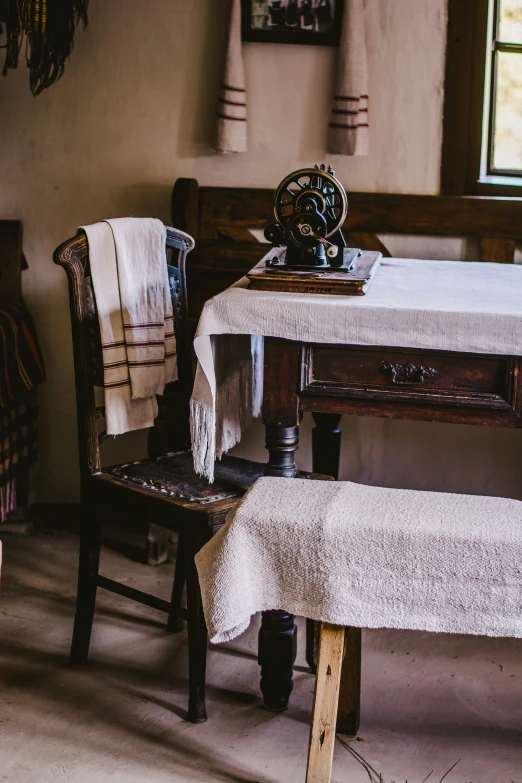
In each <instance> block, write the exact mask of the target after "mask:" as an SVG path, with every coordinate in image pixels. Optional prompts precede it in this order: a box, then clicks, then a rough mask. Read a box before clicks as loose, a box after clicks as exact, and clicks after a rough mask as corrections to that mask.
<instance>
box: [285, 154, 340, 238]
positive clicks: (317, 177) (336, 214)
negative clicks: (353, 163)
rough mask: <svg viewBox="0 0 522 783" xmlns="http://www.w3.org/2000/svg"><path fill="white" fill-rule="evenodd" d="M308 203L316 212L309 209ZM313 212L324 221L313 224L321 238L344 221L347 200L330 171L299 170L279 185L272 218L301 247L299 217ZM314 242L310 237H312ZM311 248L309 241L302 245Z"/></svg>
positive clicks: (331, 232)
mask: <svg viewBox="0 0 522 783" xmlns="http://www.w3.org/2000/svg"><path fill="white" fill-rule="evenodd" d="M311 204H313V205H314V207H315V209H312V208H311ZM312 211H315V212H316V213H317V214H318V215H320V216H321V217H322V218H323V220H324V226H325V227H324V230H323V227H322V223H321V222H320V224H318V222H317V221H315V227H316V228H317V229H319V230H317V231H314V233H317V234H319V236H321V237H322V238H323V239H325V238H326V237H329V236H331V235H332V234H334V233H335V232H336V231H338V230H339V229H340V228H341V227H342V225H343V223H344V220H345V218H346V213H347V211H348V199H347V197H346V192H345V190H344V188H343V186H342V185H341V183H340V182H339V180H337V179H336V178H335V175H334V173H333V171H332V170H331V169H329V170H323V169H320V168H315V169H300V170H299V171H294V172H293V173H292V174H289V175H288V176H287V177H285V179H284V180H283V181H282V182H281V184H280V185H279V187H278V189H277V191H276V194H275V199H274V216H275V219H276V221H277V222H278V224H279V225H280V226H282V227H283V228H284V229H286V230H287V231H288V232H289V233H290V234H291V237H292V239H293V240H294V241H295V243H296V244H297V245H298V246H300V245H301V244H302V238H303V235H302V234H301V233H300V230H299V228H297V230H296V226H298V225H299V219H298V216H299V215H302V214H303V213H304V214H306V213H307V212H310V213H312ZM312 239H313V238H312ZM305 247H306V248H308V247H310V242H305Z"/></svg>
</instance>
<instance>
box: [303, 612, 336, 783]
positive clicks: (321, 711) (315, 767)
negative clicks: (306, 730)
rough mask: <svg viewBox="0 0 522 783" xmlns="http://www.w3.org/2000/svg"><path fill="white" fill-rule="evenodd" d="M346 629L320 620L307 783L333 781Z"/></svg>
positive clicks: (328, 782) (327, 782)
mask: <svg viewBox="0 0 522 783" xmlns="http://www.w3.org/2000/svg"><path fill="white" fill-rule="evenodd" d="M344 639H345V628H344V627H343V626H342V625H330V623H321V635H320V640H319V660H318V662H317V675H316V680H315V692H314V707H313V712H312V725H311V727H310V744H309V746H308V764H307V768H306V783H330V779H331V773H332V761H333V752H334V744H335V726H336V721H337V705H338V700H339V687H340V683H341V669H342V663H343V653H344Z"/></svg>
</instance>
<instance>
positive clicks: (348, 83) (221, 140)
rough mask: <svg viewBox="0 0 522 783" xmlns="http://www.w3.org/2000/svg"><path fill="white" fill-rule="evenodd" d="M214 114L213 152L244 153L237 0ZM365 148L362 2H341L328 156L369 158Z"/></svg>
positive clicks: (365, 71)
mask: <svg viewBox="0 0 522 783" xmlns="http://www.w3.org/2000/svg"><path fill="white" fill-rule="evenodd" d="M216 114H217V143H216V149H217V150H218V151H219V152H246V150H247V121H246V118H247V109H246V90H245V68H244V63H243V48H242V45H241V0H232V12H231V16H230V28H229V37H228V45H227V54H226V61H225V71H224V76H223V81H222V83H221V88H220V93H219V99H218V108H217V112H216ZM368 149H369V132H368V63H367V53H366V38H365V25H364V2H363V0H344V14H343V23H342V30H341V40H340V44H339V49H338V51H337V65H336V76H335V93H334V100H333V107H332V113H331V118H330V125H329V128H328V143H327V151H328V152H331V153H334V154H336V155H367V154H368Z"/></svg>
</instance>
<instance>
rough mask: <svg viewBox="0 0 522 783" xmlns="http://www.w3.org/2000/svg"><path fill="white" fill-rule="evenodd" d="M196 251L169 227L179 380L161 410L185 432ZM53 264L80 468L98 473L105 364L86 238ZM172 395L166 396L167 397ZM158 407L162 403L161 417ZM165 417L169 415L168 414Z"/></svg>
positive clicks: (69, 245) (68, 245)
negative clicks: (63, 291)
mask: <svg viewBox="0 0 522 783" xmlns="http://www.w3.org/2000/svg"><path fill="white" fill-rule="evenodd" d="M193 248H194V240H193V239H192V237H191V236H189V235H188V234H186V233H184V232H183V231H178V230H176V229H173V228H167V242H166V256H165V263H168V264H169V281H170V288H171V297H172V305H173V311H174V331H175V334H176V351H177V364H178V380H177V381H176V382H175V383H174V384H170V387H172V388H171V389H170V390H168V389H167V390H166V394H165V397H164V398H162V403H163V407H164V408H165V407H167V408H172V407H175V408H176V412H177V413H176V416H177V419H178V420H179V416H180V415H181V416H182V417H183V419H184V421H183V427H184V428H188V401H189V399H190V394H191V389H192V354H191V346H190V341H189V336H188V330H187V312H188V308H187V286H186V273H185V261H186V256H187V253H189V252H190V251H191V250H192V249H193ZM53 260H54V262H55V264H59V265H60V266H63V268H64V269H65V272H66V274H67V280H68V285H69V305H70V311H71V325H72V337H73V353H74V374H75V382H76V406H77V416H78V439H79V450H80V469H81V472H82V474H83V475H85V474H93V473H99V472H100V470H101V460H100V442H101V440H102V438H103V436H102V437H100V434H99V421H100V419H101V418H103V413H104V411H103V407H98V408H97V407H96V400H95V387H96V386H100V387H103V359H102V349H101V339H100V329H99V324H98V315H97V311H96V301H95V297H94V289H93V286H92V283H91V272H90V264H89V249H88V245H87V237H86V235H85V233H83V232H79V233H78V234H77V235H76V236H75V237H72V238H71V239H68V240H67V241H66V242H63V244H61V245H60V246H59V247H58V248H57V249H56V250H55V252H54V255H53ZM169 392H170V393H169ZM161 411H162V404H160V415H161ZM167 415H168V412H167Z"/></svg>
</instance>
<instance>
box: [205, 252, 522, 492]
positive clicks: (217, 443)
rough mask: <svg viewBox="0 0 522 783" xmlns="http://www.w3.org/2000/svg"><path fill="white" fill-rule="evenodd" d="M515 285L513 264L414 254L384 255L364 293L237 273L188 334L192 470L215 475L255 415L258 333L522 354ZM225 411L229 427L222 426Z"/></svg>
mask: <svg viewBox="0 0 522 783" xmlns="http://www.w3.org/2000/svg"><path fill="white" fill-rule="evenodd" d="M521 291H522V266H520V265H518V264H488V263H469V262H468V263H463V262H462V261H424V260H417V259H413V258H411V259H410V258H384V259H382V261H381V264H380V266H379V269H378V271H377V273H376V275H375V278H374V280H373V282H372V284H371V286H370V288H369V289H368V292H367V294H366V295H365V296H328V295H324V294H296V293H287V292H282V291H278V292H275V291H250V290H249V289H248V280H247V279H246V278H243V279H242V280H240V281H239V282H238V283H236V284H235V285H234V286H232V287H231V288H228V289H227V290H226V291H223V293H221V294H218V295H217V296H215V297H213V298H212V299H210V300H209V301H208V302H206V303H205V306H204V308H203V312H202V314H201V318H200V320H199V324H198V328H197V332H196V336H195V339H194V349H195V351H196V355H197V357H198V367H197V371H196V380H195V383H194V390H193V393H192V400H191V422H192V447H193V452H194V467H195V469H196V471H197V472H198V473H203V474H204V475H205V476H207V478H209V479H210V480H211V481H212V477H213V471H214V461H215V459H216V457H218V458H219V457H220V456H221V454H223V453H224V452H226V451H227V450H228V449H230V448H232V446H234V445H235V444H236V443H238V442H239V440H240V439H241V433H242V432H243V431H244V430H245V427H246V426H247V425H248V422H249V421H250V420H251V419H252V417H254V416H256V415H259V413H260V410H261V399H260V398H261V395H262V390H263V356H262V346H263V341H262V337H263V336H265V337H280V338H283V339H285V340H294V341H296V342H307V343H308V342H309V343H332V344H341V345H379V346H397V347H400V348H426V349H432V350H441V351H462V352H469V353H489V354H500V355H507V356H520V355H522V296H521V295H520V294H521ZM245 335H257V337H255V338H254V339H253V340H252V343H251V345H252V351H251V356H250V357H248V356H246V354H245V351H244V348H243V347H242V346H244V345H245ZM222 341H225V342H227V343H228V347H227V356H228V362H227V363H226V364H225V365H223V363H222V362H220V357H221V356H222V355H223V352H222V351H220V350H218V346H219V344H220V342H222ZM247 345H250V343H247ZM235 346H236V347H235ZM249 374H250V381H249V382H247V381H246V379H247V376H248V375H249ZM232 378H235V379H236V381H237V379H238V378H242V379H243V381H242V383H238V382H232V381H231V379H232ZM222 395H224V396H225V398H226V399H225V403H224V405H223V404H222V402H221V397H222ZM223 407H225V408H226V410H227V417H228V422H227V427H226V429H225V430H223V429H221V428H220V422H219V419H220V415H221V413H220V411H222V410H223Z"/></svg>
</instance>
